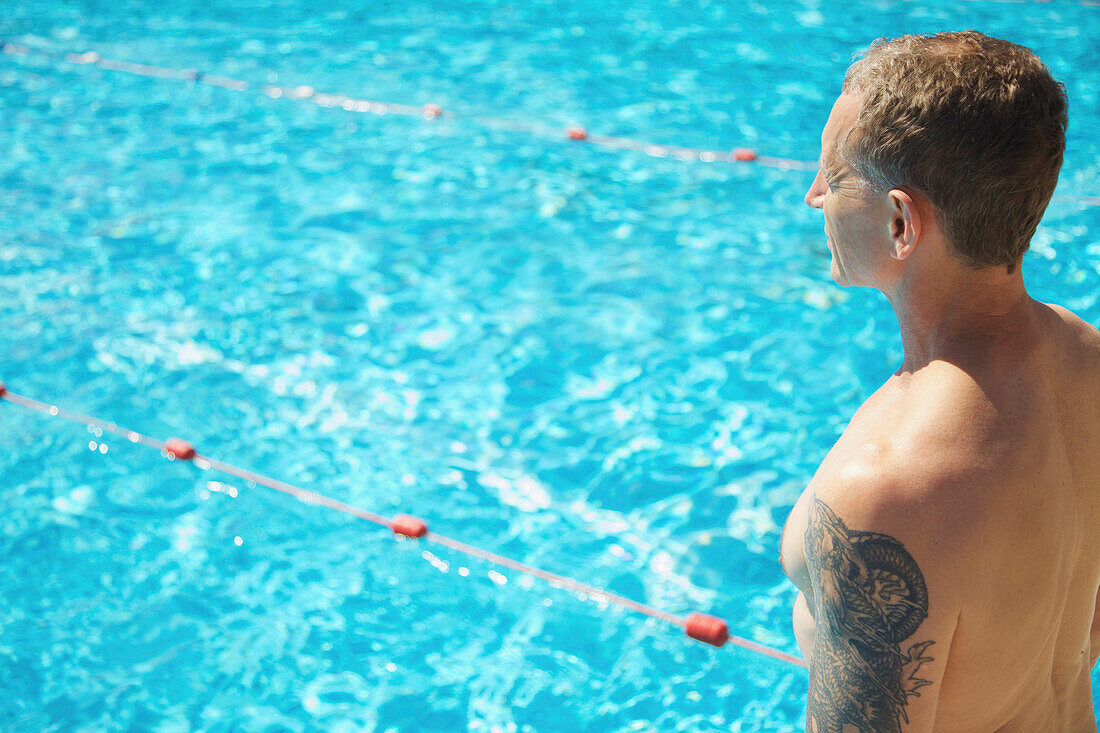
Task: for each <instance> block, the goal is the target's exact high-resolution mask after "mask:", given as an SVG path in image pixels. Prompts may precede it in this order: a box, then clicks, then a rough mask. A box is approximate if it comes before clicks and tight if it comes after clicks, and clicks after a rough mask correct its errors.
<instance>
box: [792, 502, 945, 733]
mask: <svg viewBox="0 0 1100 733" xmlns="http://www.w3.org/2000/svg"><path fill="white" fill-rule="evenodd" d="M806 555H807V558H808V560H809V562H810V564H811V567H812V568H813V572H811V577H812V579H813V591H814V592H813V604H814V609H813V611H814V618H815V620H816V623H817V636H816V641H815V643H814V650H813V656H812V663H811V665H810V694H809V699H808V701H807V706H806V730H808V731H813V732H815V733H846V732H847V731H850V730H852V729H854V730H857V731H859V733H900V731H901V726H902V723H903V722H904V723H908V722H909V717H908V715H907V714H906V710H905V708H906V706H907V705H908V703H909V699H910V698H912V697H920V692H918V690H920V689H921V688H922V687H924V686H925V685H928V684H931V683H930V682H929V681H928V680H925V679H921V678H920V677H918V676H917V672H918V671H919V670H920V668H921V667H922V666H923V665H924V664H926V663H928V662H931V661H932V660H933V659H934V658H933V657H931V656H928V655H927V651H928V648H929V647H930V646H932V644H933V642H932V641H918V642H915V643H911V644H909V645H908V649H907V650H906V651H904V652H903V651H902V642H905V641H906V640H907V639H909V637H910V636H912V635H913V634H914V632H916V630H917V628H918V627H919V626H920V625H921V622H923V621H924V619H925V618H926V617H927V616H928V590H927V588H926V587H925V584H924V576H923V575H922V574H921V571H920V568H919V567H917V563H916V561H915V560H914V559H913V556H912V555H910V554H909V553H908V552H907V551H906V549H905V547H904V545H902V544H901V543H900V542H898V541H897V540H896V539H894V538H893V537H890V536H888V535H883V534H876V533H874V532H860V531H858V530H853V529H849V528H848V527H847V526H846V525H845V524H844V522H843V521H841V519H840V517H838V516H837V515H836V513H834V512H833V510H832V509H830V508H829V507H828V505H826V504H825V502H823V501H821V500H819V499H818V498H817V497H814V498H813V500H812V503H811V506H810V521H809V523H808V527H807V529H806Z"/></svg>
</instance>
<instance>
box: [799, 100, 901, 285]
mask: <svg viewBox="0 0 1100 733" xmlns="http://www.w3.org/2000/svg"><path fill="white" fill-rule="evenodd" d="M858 114H859V97H857V96H855V95H852V94H842V95H840V97H839V98H838V99H837V100H836V103H835V104H834V105H833V111H832V113H831V114H830V115H829V120H828V122H826V123H825V130H824V131H823V132H822V134H821V164H820V167H819V169H818V172H817V177H816V178H815V179H814V182H813V185H811V186H810V190H809V191H807V192H806V203H807V204H808V205H809V206H811V207H813V208H815V209H821V211H822V212H823V213H824V214H825V236H826V238H827V244H828V247H829V253H830V254H831V255H832V264H831V265H830V273H831V274H832V276H833V280H835V281H836V283H837V284H838V285H845V286H848V285H869V286H876V285H882V284H883V282H882V276H883V275H884V274H885V273H884V272H883V268H884V267H886V266H888V265H889V263H890V262H891V258H890V254H889V252H890V225H891V221H892V219H893V217H892V216H891V213H892V212H891V209H890V205H889V197H887V196H886V195H874V194H872V193H870V192H868V191H867V190H866V189H865V187H864V186H863V184H862V182H861V180H860V178H859V176H858V175H857V174H856V172H855V171H854V170H852V169H851V168H850V167H849V166H848V165H847V164H845V163H844V162H843V161H842V160H841V159H840V156H839V155H838V154H837V145H838V143H839V142H840V141H841V140H843V139H844V137H845V136H846V135H847V134H848V132H849V131H850V130H851V129H852V127H853V125H854V124H855V122H856V118H857V116H858Z"/></svg>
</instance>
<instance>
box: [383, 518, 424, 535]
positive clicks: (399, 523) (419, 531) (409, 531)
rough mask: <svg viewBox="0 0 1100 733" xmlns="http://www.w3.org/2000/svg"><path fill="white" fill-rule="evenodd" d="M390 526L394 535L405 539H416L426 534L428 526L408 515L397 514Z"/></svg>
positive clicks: (421, 520)
mask: <svg viewBox="0 0 1100 733" xmlns="http://www.w3.org/2000/svg"><path fill="white" fill-rule="evenodd" d="M391 526H392V528H393V533H394V534H400V535H404V536H406V537H413V538H416V537H423V536H424V535H426V534H428V525H427V524H425V522H424V520H423V519H420V518H418V517H414V516H411V515H408V514H398V515H397V516H396V517H394V518H393V524H392V525H391Z"/></svg>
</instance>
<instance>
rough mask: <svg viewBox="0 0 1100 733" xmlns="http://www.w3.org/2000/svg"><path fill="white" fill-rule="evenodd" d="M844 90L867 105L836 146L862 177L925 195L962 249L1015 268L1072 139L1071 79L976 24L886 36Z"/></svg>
mask: <svg viewBox="0 0 1100 733" xmlns="http://www.w3.org/2000/svg"><path fill="white" fill-rule="evenodd" d="M844 95H846V96H848V97H850V98H854V99H856V100H858V108H857V111H856V116H855V119H854V120H853V121H852V122H851V126H850V127H847V126H845V129H844V130H843V133H844V134H842V135H841V136H840V137H839V139H837V140H836V142H835V156H836V157H837V158H839V160H840V161H842V163H843V165H844V167H845V168H850V169H851V171H852V172H853V173H854V174H855V175H856V176H857V177H858V179H859V182H860V185H861V186H863V187H864V188H865V189H867V190H868V192H870V193H878V194H882V193H885V192H888V191H892V190H898V191H901V192H905V193H907V194H912V195H914V196H917V197H923V198H924V199H926V200H927V201H928V203H929V204H931V207H932V209H933V211H934V215H935V221H936V223H937V224H938V227H939V229H940V231H941V232H942V233H943V236H944V238H945V240H946V242H947V246H948V250H949V251H950V252H951V254H952V255H954V256H955V257H957V258H958V259H959V260H960V261H961V262H963V263H964V264H965V265H967V266H968V267H971V268H983V267H994V266H1006V267H1007V269H1008V272H1010V273H1011V272H1012V271H1013V270H1014V269H1015V267H1016V266H1017V265H1018V263H1019V261H1020V258H1021V257H1023V254H1024V252H1025V251H1027V248H1028V244H1029V243H1030V240H1031V237H1032V235H1033V234H1034V233H1035V228H1036V227H1037V226H1038V224H1039V220H1040V219H1041V218H1042V215H1043V211H1044V210H1045V209H1046V206H1047V203H1048V202H1049V201H1050V196H1051V194H1052V193H1053V191H1054V187H1055V184H1056V183H1057V180H1058V171H1059V169H1060V168H1061V165H1062V153H1063V151H1064V150H1065V129H1066V119H1067V118H1066V107H1067V104H1066V95H1065V89H1064V87H1063V86H1062V85H1061V84H1060V83H1058V82H1057V81H1055V80H1054V79H1053V78H1052V77H1051V75H1050V70H1049V69H1048V68H1047V67H1046V66H1045V65H1044V64H1043V63H1042V62H1041V61H1040V60H1039V58H1038V57H1037V56H1035V54H1033V53H1031V51H1029V50H1028V49H1026V48H1023V47H1022V46H1017V45H1015V44H1012V43H1009V42H1008V41H1003V40H1000V39H996V38H990V37H988V36H985V35H982V34H981V33H978V32H976V31H963V32H957V33H939V34H936V35H932V36H902V37H900V38H896V39H893V40H881V39H880V40H879V41H876V42H875V43H874V44H873V45H872V46H871V48H870V49H869V50H868V51H867V53H866V54H865V55H864V56H863V57H862V58H860V59H859V60H857V61H856V62H855V63H853V64H852V66H851V67H850V68H849V69H848V74H847V76H846V77H845V80H844ZM842 98H843V96H842ZM849 106H851V105H849ZM834 111H835V110H834ZM807 200H809V196H808V197H807Z"/></svg>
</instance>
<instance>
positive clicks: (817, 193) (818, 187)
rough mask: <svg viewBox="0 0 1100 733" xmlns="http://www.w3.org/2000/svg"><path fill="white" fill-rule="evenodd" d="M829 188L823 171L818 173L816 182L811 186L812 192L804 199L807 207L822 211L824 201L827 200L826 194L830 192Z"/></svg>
mask: <svg viewBox="0 0 1100 733" xmlns="http://www.w3.org/2000/svg"><path fill="white" fill-rule="evenodd" d="M828 188H829V187H828V186H827V185H826V184H825V176H823V175H821V170H820V169H819V170H818V171H817V177H816V178H814V182H813V183H812V184H810V190H809V191H807V192H806V197H805V199H803V200H804V201H805V202H806V205H807V206H809V207H810V208H811V209H820V208H821V204H822V201H823V199H824V198H825V192H826V191H827V190H828Z"/></svg>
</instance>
